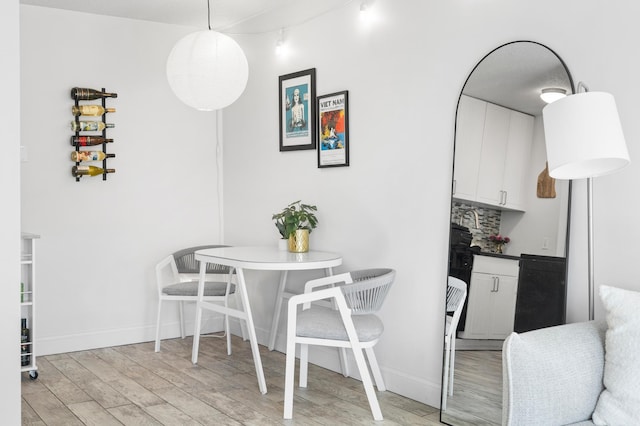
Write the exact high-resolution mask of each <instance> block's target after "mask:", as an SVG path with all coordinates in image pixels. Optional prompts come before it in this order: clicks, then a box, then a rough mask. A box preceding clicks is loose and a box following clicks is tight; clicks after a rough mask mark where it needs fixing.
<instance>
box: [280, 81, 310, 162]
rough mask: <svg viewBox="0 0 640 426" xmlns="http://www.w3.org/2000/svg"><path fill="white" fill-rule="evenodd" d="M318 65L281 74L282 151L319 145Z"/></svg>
mask: <svg viewBox="0 0 640 426" xmlns="http://www.w3.org/2000/svg"><path fill="white" fill-rule="evenodd" d="M315 76H316V70H315V68H311V69H308V70H304V71H299V72H296V73H292V74H287V75H282V76H280V77H279V87H280V92H279V95H278V96H279V101H280V106H279V111H280V151H293V150H302V149H315V148H316V131H315V121H316V116H315V111H316V106H315V98H316V89H315Z"/></svg>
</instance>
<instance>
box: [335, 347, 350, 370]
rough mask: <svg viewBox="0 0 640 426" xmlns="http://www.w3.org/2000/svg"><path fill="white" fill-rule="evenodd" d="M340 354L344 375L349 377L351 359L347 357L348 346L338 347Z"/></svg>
mask: <svg viewBox="0 0 640 426" xmlns="http://www.w3.org/2000/svg"><path fill="white" fill-rule="evenodd" d="M338 351H339V352H338V355H339V356H340V368H342V375H343V376H344V377H349V361H348V359H347V348H338Z"/></svg>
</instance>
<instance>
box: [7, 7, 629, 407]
mask: <svg viewBox="0 0 640 426" xmlns="http://www.w3.org/2000/svg"><path fill="white" fill-rule="evenodd" d="M375 7H376V8H377V9H378V11H379V12H380V13H381V14H382V16H384V18H383V19H382V18H381V20H379V21H378V22H377V24H375V25H373V26H372V27H371V28H369V29H368V30H367V31H364V30H363V29H361V27H360V26H359V25H358V22H357V16H356V15H357V9H358V5H357V2H353V3H350V4H349V5H348V6H347V7H345V8H343V9H339V10H337V11H335V12H333V13H329V14H327V15H325V16H323V17H321V18H320V19H318V20H314V21H310V22H308V23H306V24H304V25H303V26H301V27H297V28H291V29H288V30H287V31H286V37H287V40H288V41H290V42H291V43H292V46H291V47H292V54H291V56H289V57H288V58H287V59H286V60H281V59H279V58H275V57H274V56H273V51H274V46H275V41H276V37H277V35H276V34H275V33H274V34H267V35H265V34H262V35H257V36H251V35H246V36H242V37H236V38H237V39H238V40H239V41H240V42H241V43H242V45H243V47H245V48H246V52H247V54H248V56H249V63H250V69H251V71H250V81H249V86H248V89H247V92H246V94H245V95H243V97H241V99H240V100H239V102H238V103H237V104H235V105H233V106H231V107H230V108H228V109H226V110H225V112H224V117H225V118H224V135H225V141H224V147H225V175H224V185H225V219H226V221H225V229H224V231H225V234H226V238H225V240H226V241H225V242H227V243H230V244H249V243H251V244H257V243H262V244H275V239H276V238H277V233H276V230H275V227H274V226H273V224H272V222H271V220H270V218H271V214H272V213H273V212H275V211H278V210H279V209H280V208H281V207H283V206H284V205H285V204H286V203H288V202H290V201H293V200H296V199H299V198H302V199H303V200H305V201H307V202H311V203H316V204H317V205H318V207H319V208H320V220H321V223H320V227H319V228H318V229H317V230H316V231H314V233H313V234H312V236H311V237H312V244H313V247H314V248H316V249H326V250H336V251H339V252H341V253H342V254H343V255H344V258H345V265H344V267H343V268H342V269H343V270H347V269H354V268H360V267H369V266H391V267H394V268H396V269H397V270H398V278H397V281H396V285H395V288H394V290H393V292H392V293H391V295H390V296H389V299H388V301H387V304H386V306H385V308H384V312H383V313H382V315H383V317H384V320H385V325H386V333H385V336H384V337H383V340H382V341H381V342H380V345H379V347H378V353H379V358H380V362H381V365H382V368H383V371H384V375H385V378H386V379H387V382H388V384H389V388H390V389H391V390H392V391H395V392H399V393H402V394H404V395H407V396H411V397H414V398H416V399H418V400H421V401H425V402H427V403H429V404H431V405H438V400H439V397H438V395H439V386H440V368H441V359H442V356H441V348H442V339H441V335H442V329H443V323H442V307H443V300H444V278H445V275H446V252H447V238H448V228H449V227H448V221H449V205H450V204H449V203H450V199H449V193H450V179H451V176H450V175H451V156H452V145H451V144H452V140H453V127H454V126H453V123H454V116H455V103H456V100H457V97H458V93H459V91H460V89H461V88H462V85H463V83H464V81H465V78H466V76H467V74H468V73H469V72H470V71H471V69H472V67H473V66H474V65H475V64H476V62H477V61H478V60H479V59H480V58H482V57H483V56H484V55H485V54H486V53H487V52H489V51H490V50H492V49H493V48H494V47H496V46H498V45H500V44H503V43H505V42H508V41H512V40H523V39H524V40H534V41H538V42H541V43H544V44H546V45H548V46H549V47H551V48H552V49H554V50H555V51H556V52H557V53H558V54H559V55H560V56H561V57H562V58H563V59H564V60H565V62H566V63H567V65H568V67H569V70H570V71H571V73H572V75H573V77H574V80H575V81H579V80H584V81H585V82H586V83H587V84H588V85H589V87H590V88H591V89H592V90H604V91H609V92H611V93H613V95H614V96H615V97H616V99H617V102H618V108H619V110H620V114H621V119H622V124H623V127H624V129H625V134H626V137H627V141H628V144H629V150H630V153H631V156H632V160H633V159H635V158H636V157H637V149H636V146H637V144H636V141H637V140H638V137H639V136H640V123H638V122H637V120H635V117H637V116H638V110H637V109H638V107H637V103H636V102H635V98H636V96H635V88H634V86H633V85H632V82H633V81H635V78H636V76H637V75H638V72H639V71H640V69H639V68H640V59H638V58H637V57H636V56H634V55H633V53H632V52H634V51H635V47H636V46H635V40H636V39H637V37H638V35H639V34H637V33H638V30H637V25H635V24H636V22H635V17H636V16H637V15H638V12H639V11H640V10H639V9H640V5H637V4H636V3H635V2H633V1H632V0H624V1H623V0H621V1H619V2H614V3H612V2H607V3H605V2H598V1H595V0H589V1H584V0H582V1H579V0H568V1H565V2H561V3H558V2H555V1H551V0H539V1H535V2H534V1H526V2H522V1H521V2H512V1H508V0H496V1H494V2H490V3H488V2H470V1H468V0H451V1H448V2H425V1H418V0H397V1H393V2H391V1H385V0H378V1H376V3H375ZM549 10H553V11H554V14H549V13H548V11H549ZM5 11H6V12H8V13H7V14H5V13H4V12H5ZM2 12H3V13H2V17H3V18H2V21H3V23H4V22H5V21H7V23H8V25H3V26H2V28H3V29H2V35H3V36H4V37H3V40H5V42H3V43H6V42H7V41H9V40H14V39H15V31H16V24H15V23H13V21H14V19H12V17H15V19H17V16H16V15H17V13H16V12H15V5H5V4H3V6H2ZM20 12H21V15H22V16H21V24H22V33H21V37H22V46H21V54H22V61H23V64H22V65H23V70H22V79H23V81H22V86H21V90H22V92H23V93H22V103H23V106H22V108H21V116H22V121H23V127H22V132H23V135H22V141H23V143H24V144H25V145H26V146H27V147H28V149H29V162H28V163H23V170H22V176H21V180H22V198H23V201H22V210H23V212H22V220H23V225H22V227H23V229H25V230H28V231H31V232H37V233H39V234H41V235H42V237H43V238H42V239H41V240H40V241H39V243H40V251H39V255H40V258H41V259H42V263H41V264H40V265H39V269H38V276H39V278H40V284H41V287H40V289H41V294H40V300H39V302H40V305H39V318H40V319H41V320H42V330H40V331H41V333H42V334H40V336H41V337H43V338H44V340H45V341H44V342H43V344H41V346H40V347H41V349H43V350H44V348H46V347H49V348H50V350H51V351H54V350H57V349H61V350H75V349H80V348H81V347H90V346H94V345H107V344H112V343H113V344H115V343H119V342H123V343H124V341H139V340H145V339H146V340H148V339H150V331H151V324H152V323H153V315H154V313H155V297H154V293H153V291H154V289H153V265H154V264H155V262H156V261H157V260H158V259H159V258H160V257H161V256H162V255H163V254H164V253H166V252H167V251H171V250H173V249H174V248H177V247H181V246H184V245H186V244H191V243H200V242H205V241H206V242H209V241H213V240H216V239H219V234H220V233H219V231H218V230H217V219H218V217H217V211H216V208H217V202H216V201H215V198H216V194H215V188H216V179H215V161H214V154H215V151H212V149H213V148H212V146H213V140H212V139H213V135H214V134H215V127H216V126H215V120H214V117H213V115H206V114H205V115H200V114H201V113H198V112H195V111H191V110H189V109H188V108H187V107H183V106H182V105H180V104H178V101H177V100H175V99H173V98H172V95H171V94H170V92H169V89H168V88H167V86H166V84H165V83H164V60H165V58H166V55H167V54H168V52H169V49H170V48H171V46H172V45H173V43H174V42H175V41H176V40H177V39H178V38H179V37H180V36H181V35H184V34H186V33H187V32H189V31H190V29H187V28H181V27H173V26H168V25H160V24H151V23H146V22H137V21H130V20H124V19H116V18H106V17H94V16H90V15H83V14H76V13H72V12H61V11H53V10H48V9H42V8H35V7H30V6H22V7H21V8H20ZM596 22H597V25H596V24H595V23H596ZM83 34H95V35H96V37H99V40H95V41H84V42H83V41H82V40H80V39H79V36H80V35H83ZM4 46H5V45H4V44H3V48H4ZM10 46H11V45H10V44H9V47H10ZM87 52H95V53H87ZM13 55H14V57H15V54H13ZM9 57H10V56H9ZM8 63H9V64H10V63H11V62H8ZM310 67H316V68H317V71H318V93H319V94H324V93H330V92H333V91H337V90H343V89H348V90H349V94H350V112H351V142H352V149H351V164H352V165H351V166H350V167H348V168H337V169H317V168H316V158H315V153H314V152H313V151H300V152H288V153H279V152H278V148H277V147H278V139H277V138H278V118H277V117H278V116H277V109H276V93H277V77H278V76H279V75H282V74H285V73H289V72H293V71H298V70H302V69H305V68H310ZM12 72H14V71H11V70H10V69H7V68H6V67H3V70H2V75H3V76H5V75H7V76H8V77H9V78H8V79H4V80H3V85H4V86H3V87H7V88H8V90H9V91H8V92H5V93H9V96H8V97H7V98H6V99H5V101H6V102H5V103H3V105H5V106H4V110H3V114H2V115H0V116H2V117H3V120H4V119H8V122H9V123H17V122H18V119H19V117H17V116H16V114H15V105H16V104H17V101H15V100H14V101H11V99H12V98H11V95H10V93H11V90H15V89H16V88H17V87H18V85H17V80H18V78H17V77H16V76H15V75H13V74H12ZM12 82H13V84H14V85H13V86H12ZM74 85H88V86H96V85H97V86H100V85H104V87H107V88H109V89H111V90H116V91H117V92H118V93H120V98H118V100H117V102H116V103H115V105H116V106H117V107H118V113H116V114H115V115H114V122H116V124H117V126H118V127H117V129H115V131H114V135H117V136H116V138H117V139H116V141H117V142H116V144H114V152H116V153H117V154H118V158H117V159H115V160H114V161H113V165H114V167H115V168H117V169H118V172H117V173H116V174H115V175H114V176H112V177H110V178H109V180H108V181H107V182H102V181H101V180H99V179H98V180H96V179H95V178H94V179H93V180H85V181H83V182H80V183H76V182H75V181H74V180H73V179H72V178H71V177H70V176H69V171H68V169H69V167H70V166H71V162H70V161H68V160H67V159H66V158H67V155H68V153H69V150H70V147H69V146H68V145H67V143H68V141H67V140H68V137H69V134H70V133H69V131H68V130H67V129H66V123H67V121H69V119H70V114H69V113H68V109H69V108H70V106H71V102H70V99H69V98H68V93H67V92H68V89H69V88H70V87H72V86H74ZM2 131H3V132H8V133H9V135H8V137H7V138H5V139H4V143H5V145H8V144H10V142H9V141H10V140H11V139H12V138H13V139H15V138H16V137H17V133H16V132H17V129H16V128H15V126H14V128H10V127H7V126H2ZM16 149H17V147H16V146H13V147H8V148H6V150H5V151H4V153H5V154H6V155H4V156H3V159H2V160H0V161H2V165H3V167H2V168H1V169H2V173H3V176H4V173H9V174H10V175H11V176H13V175H12V170H15V167H18V166H17V165H16V163H15V161H16V155H17V153H16V151H15V150H16ZM187 156H188V157H189V158H188V160H187V159H186V157H187ZM145 157H146V158H145ZM149 157H151V160H149ZM633 161H635V160H633ZM5 163H7V164H5ZM636 164H637V162H634V163H632V165H631V166H630V167H628V168H627V169H626V170H624V171H622V172H620V173H618V174H615V175H612V176H607V177H603V178H598V179H597V180H596V182H595V188H594V189H595V197H596V199H595V215H596V218H595V225H596V236H595V239H596V275H597V277H596V280H597V283H607V284H616V285H620V286H622V287H625V288H631V289H640V284H638V282H637V280H636V277H635V275H636V271H635V268H633V267H632V265H634V259H633V258H632V256H634V255H635V243H636V240H638V237H639V235H638V234H639V231H638V230H637V229H636V228H635V227H634V226H633V224H634V223H635V222H636V220H635V213H636V212H637V211H638V208H640V201H639V200H638V195H637V191H636V189H635V182H637V181H638V178H639V176H638V174H639V173H640V170H639V167H638V166H637V165H636ZM13 174H14V175H15V173H13ZM8 182H11V180H10V179H9V180H4V179H3V180H2V185H3V186H2V188H3V195H5V194H8V196H9V200H10V199H11V198H12V197H13V199H15V195H14V191H15V189H14V188H13V187H12V186H11V184H10V183H8ZM166 188H169V189H170V190H171V191H170V192H169V193H168V191H167V189H166ZM185 190H187V191H192V190H200V191H205V193H206V195H204V196H195V194H194V193H188V194H184V193H183V192H182V191H185ZM584 190H585V189H584V185H583V183H582V182H580V183H578V184H576V185H574V203H573V207H572V209H573V217H572V230H573V232H572V240H571V245H570V255H571V256H570V262H569V266H570V278H569V314H568V318H569V320H571V321H577V320H581V319H585V318H586V316H587V309H586V261H585V244H586V239H585V232H584V230H585V229H586V224H585V219H584V211H585V209H584V206H585V202H584V196H583V194H584ZM194 203H196V204H194ZM15 204H17V201H16V203H15ZM3 206H8V208H7V207H5V209H6V210H7V211H8V215H9V218H8V219H6V221H5V222H3V225H2V226H3V229H8V230H10V231H9V232H13V233H15V235H16V241H15V242H11V239H9V240H8V241H5V239H4V238H3V240H2V241H3V250H5V251H6V253H8V255H7V256H3V259H4V260H6V261H7V262H8V264H9V265H13V264H14V263H15V262H17V254H12V253H15V252H17V247H18V242H17V232H18V229H14V228H15V227H16V223H17V222H16V220H12V219H11V215H13V217H15V215H17V214H18V213H17V212H18V211H19V207H18V206H17V205H16V206H15V207H14V208H13V209H12V208H11V201H9V202H8V204H3ZM11 255H13V256H15V257H14V260H13V262H9V260H11ZM3 270H4V271H5V274H11V272H10V271H11V268H3ZM7 271H8V272H7ZM15 273H16V274H17V272H15ZM16 276H17V275H16ZM16 276H14V277H13V278H16ZM273 278H274V277H273V276H270V275H266V276H265V277H264V278H261V279H260V280H255V281H253V283H252V284H251V285H255V286H257V285H260V284H265V285H264V287H260V288H254V289H251V290H254V291H253V292H252V296H253V297H252V301H253V302H254V305H255V306H254V312H255V313H256V317H257V325H258V328H259V332H260V333H261V338H264V331H265V330H266V329H267V328H268V322H269V319H270V312H269V307H270V306H271V303H272V297H273V286H274V284H275V283H273V282H271V281H272V280H273ZM302 279H303V277H297V280H298V281H301V280H302ZM7 280H8V281H16V280H15V279H12V277H10V276H9V275H7ZM267 281H269V283H267ZM8 299H9V298H8ZM15 299H16V300H17V290H16V298H15ZM3 303H5V302H3ZM2 306H4V305H2ZM7 306H11V305H10V304H7ZM16 309H17V307H16ZM600 310H601V308H600V305H599V304H598V305H597V312H596V315H597V316H598V317H602V313H601V311H600ZM2 312H3V315H4V312H5V311H4V310H3V311H2ZM7 315H9V314H7ZM15 318H16V325H15V335H16V336H17V333H18V331H17V327H18V326H17V318H18V315H17V313H16V314H15ZM9 322H10V320H9ZM2 323H3V324H5V323H6V322H5V321H3V322H2ZM3 327H5V326H3ZM6 327H7V328H6V329H5V328H3V329H2V330H3V331H4V330H9V327H13V326H11V325H7V326H6ZM9 331H10V330H9ZM9 331H7V333H9ZM115 334H119V335H120V336H122V337H115V336H114V335H115ZM92 336H93V337H92ZM16 339H17V337H16ZM4 340H5V339H3V341H4ZM8 341H9V339H7V342H8ZM280 343H282V341H280ZM9 347H10V345H5V348H9ZM6 351H7V354H5V352H3V356H7V357H9V356H10V357H13V356H15V357H16V358H17V346H16V349H15V353H11V354H8V352H9V349H6ZM1 365H8V364H7V363H2V364H1ZM16 369H17V367H16ZM5 389H7V390H8V393H4V392H3V394H5V395H8V394H11V395H12V394H14V393H16V392H17V385H16V386H12V384H11V380H9V382H5V381H3V391H4V390H5ZM12 409H14V410H15V405H12ZM5 412H6V411H5Z"/></svg>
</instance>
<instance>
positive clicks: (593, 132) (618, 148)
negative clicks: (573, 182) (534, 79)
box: [542, 92, 630, 179]
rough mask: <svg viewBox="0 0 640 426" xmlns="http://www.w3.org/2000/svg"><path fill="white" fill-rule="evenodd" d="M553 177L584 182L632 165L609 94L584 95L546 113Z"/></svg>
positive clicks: (557, 104)
mask: <svg viewBox="0 0 640 426" xmlns="http://www.w3.org/2000/svg"><path fill="white" fill-rule="evenodd" d="M542 117H543V121H544V134H545V140H546V146H547V160H548V162H549V175H551V176H552V177H554V178H556V179H583V178H588V177H596V176H602V175H606V174H609V173H612V172H614V171H616V170H618V169H620V168H622V167H624V166H626V165H627V164H629V162H630V160H629V152H628V151H627V145H626V144H625V140H624V134H623V133H622V126H621V125H620V118H619V117H618V109H617V108H616V103H615V100H614V99H613V96H612V95H610V94H609V93H603V92H584V93H578V94H576V95H572V96H567V97H566V98H562V99H559V100H557V101H555V102H553V103H551V104H549V105H547V106H545V107H544V109H543V110H542Z"/></svg>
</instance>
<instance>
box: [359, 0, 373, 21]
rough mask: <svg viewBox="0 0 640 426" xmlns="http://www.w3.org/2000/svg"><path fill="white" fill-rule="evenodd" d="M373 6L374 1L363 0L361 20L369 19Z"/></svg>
mask: <svg viewBox="0 0 640 426" xmlns="http://www.w3.org/2000/svg"><path fill="white" fill-rule="evenodd" d="M372 5H373V0H362V2H361V3H360V18H362V19H367V17H368V16H369V14H370V13H371V6H372Z"/></svg>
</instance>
